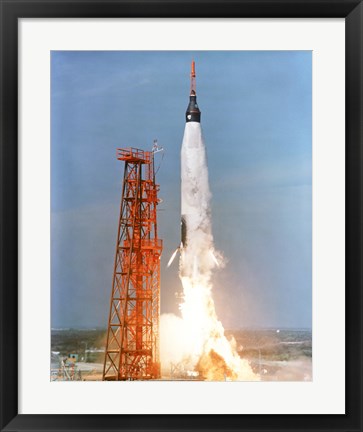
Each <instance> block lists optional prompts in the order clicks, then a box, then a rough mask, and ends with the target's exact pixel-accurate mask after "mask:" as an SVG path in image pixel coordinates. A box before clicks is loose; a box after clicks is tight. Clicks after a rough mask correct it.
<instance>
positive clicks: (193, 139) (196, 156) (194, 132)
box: [168, 60, 211, 267]
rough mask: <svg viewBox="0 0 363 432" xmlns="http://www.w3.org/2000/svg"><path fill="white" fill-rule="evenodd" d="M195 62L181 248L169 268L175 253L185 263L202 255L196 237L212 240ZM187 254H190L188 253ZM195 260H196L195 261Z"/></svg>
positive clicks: (188, 115) (184, 171)
mask: <svg viewBox="0 0 363 432" xmlns="http://www.w3.org/2000/svg"><path fill="white" fill-rule="evenodd" d="M195 78H196V73H195V62H194V60H193V61H192V63H191V71H190V94H189V104H188V107H187V110H186V113H185V121H186V124H185V130H184V137H183V142H182V146H181V239H180V246H179V247H178V248H177V249H176V250H175V252H174V253H173V255H172V257H171V258H170V260H169V263H168V267H169V266H170V265H171V263H172V262H173V260H174V258H175V256H176V254H177V253H178V252H180V253H181V256H182V261H183V262H185V261H186V259H187V258H188V257H189V256H191V255H193V256H196V255H198V254H199V252H200V251H199V250H198V247H197V245H196V242H195V241H193V238H195V237H196V236H197V237H198V238H199V240H200V239H201V237H205V236H207V237H209V236H210V235H211V232H210V226H209V225H210V221H209V214H208V207H209V197H210V193H209V186H208V171H207V160H206V152H205V146H204V141H203V137H202V129H201V125H200V116H201V112H200V110H199V107H198V103H197V93H196V81H195ZM187 251H188V253H186V252H187ZM193 259H194V258H193Z"/></svg>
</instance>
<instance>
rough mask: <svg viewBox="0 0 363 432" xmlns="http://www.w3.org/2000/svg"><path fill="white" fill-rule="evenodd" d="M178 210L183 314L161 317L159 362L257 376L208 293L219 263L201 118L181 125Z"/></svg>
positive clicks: (208, 373) (205, 372) (213, 374)
mask: <svg viewBox="0 0 363 432" xmlns="http://www.w3.org/2000/svg"><path fill="white" fill-rule="evenodd" d="M181 185H182V186H181V195H182V197H181V198H182V204H181V213H182V217H183V218H184V221H185V228H186V235H185V239H184V242H185V244H184V245H182V247H181V254H180V268H179V274H180V279H181V282H182V285H183V300H182V303H181V304H180V310H181V315H182V318H178V317H175V316H173V315H172V316H170V315H168V316H162V318H161V360H162V364H163V363H165V364H168V363H170V362H184V363H185V364H187V367H189V368H192V369H194V370H196V371H198V372H199V374H200V376H201V377H202V378H203V379H205V380H210V381H212V380H226V379H230V380H256V379H258V377H257V376H256V375H255V374H254V373H253V371H252V369H251V367H250V365H249V363H248V362H247V360H243V359H241V358H240V357H239V355H238V354H237V350H236V346H235V342H234V341H233V340H230V341H229V340H227V338H226V337H225V335H224V328H223V325H222V323H221V322H220V321H219V320H218V318H217V315H216V311H215V306H214V301H213V298H212V283H211V277H212V272H213V270H214V269H215V268H216V267H219V266H221V265H223V260H222V256H221V254H220V253H218V252H217V251H216V250H215V249H214V243H213V235H212V223H211V212H210V200H211V193H210V189H209V181H208V168H207V159H206V152H205V146H204V142H203V136H202V130H201V125H200V123H197V122H189V123H186V125H185V131H184V138H183V143H182V149H181Z"/></svg>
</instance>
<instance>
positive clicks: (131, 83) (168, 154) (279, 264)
mask: <svg viewBox="0 0 363 432" xmlns="http://www.w3.org/2000/svg"><path fill="white" fill-rule="evenodd" d="M193 58H194V59H195V62H196V73H197V95H198V104H199V107H200V109H201V112H202V117H201V123H202V128H203V133H204V139H205V143H206V147H207V156H208V165H209V178H210V187H211V191H212V216H213V232H214V238H215V246H216V248H217V249H218V250H220V251H222V253H223V254H224V256H225V258H226V261H227V264H226V267H225V268H224V269H222V270H219V271H218V272H217V273H216V274H215V277H214V298H215V301H216V309H217V314H218V316H219V318H220V319H221V321H222V322H223V324H224V326H225V327H226V328H240V327H246V326H257V327H311V290H312V284H311V278H312V266H311V261H312V256H311V248H312V216H311V207H312V148H311V147H312V139H311V135H312V80H311V77H312V57H311V52H310V51H309V52H308V51H196V52H189V51H159V52H157V51H148V52H141V51H138V52H133V51H119V52H116V51H115V52H112V51H107V52H106V51H105V52H103V51H85V52H82V51H53V52H52V54H51V260H52V262H51V270H52V274H51V290H52V293H51V294H52V320H51V324H52V327H89V326H90V327H96V326H97V327H104V326H106V325H107V319H108V316H107V315H108V306H109V300H110V293H111V283H112V270H113V260H114V252H115V243H116V235H117V223H118V213H119V205H120V195H121V181H122V175H123V163H122V162H120V161H117V159H116V148H118V147H131V146H132V147H138V148H142V149H145V150H151V147H152V143H153V139H155V138H156V139H158V142H159V144H160V145H161V146H163V147H164V150H165V151H164V156H163V158H162V159H161V157H160V155H158V156H159V162H160V163H161V164H160V169H159V171H158V173H157V181H158V183H159V184H160V186H161V191H160V197H161V198H162V199H163V203H162V204H161V205H160V206H159V209H160V211H159V212H158V224H159V235H160V237H161V238H163V240H164V252H163V257H162V262H161V312H162V313H164V312H173V313H178V305H177V301H176V297H175V293H176V292H178V291H181V284H180V282H179V279H178V265H177V262H175V263H174V264H173V266H172V267H171V268H169V269H167V268H166V264H167V262H168V259H169V257H170V255H171V254H172V252H173V251H174V250H175V248H176V247H177V246H178V244H179V242H180V146H181V142H182V138H183V132H184V121H185V120H184V118H185V110H186V107H187V105H188V99H189V85H190V84H189V73H190V62H191V60H192V59H193ZM156 165H157V166H158V161H157V162H156Z"/></svg>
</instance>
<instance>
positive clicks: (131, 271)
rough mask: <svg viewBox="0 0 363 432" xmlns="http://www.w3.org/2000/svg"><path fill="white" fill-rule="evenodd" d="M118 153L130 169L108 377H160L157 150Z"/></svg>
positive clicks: (110, 328) (117, 265) (121, 223)
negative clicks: (155, 155) (155, 158)
mask: <svg viewBox="0 0 363 432" xmlns="http://www.w3.org/2000/svg"><path fill="white" fill-rule="evenodd" d="M117 159H118V160H122V161H125V171H124V179H123V187H122V198H121V209H120V219H119V225H118V235H117V244H116V254H115V264H114V271H113V284H112V293H111V303H110V313H109V320H108V332H107V343H106V353H105V361H104V367H103V379H104V380H146V379H157V378H160V360H159V316H160V302H159V298H160V255H161V252H162V240H160V239H159V238H158V233H157V214H156V213H157V212H156V206H157V204H158V197H157V195H158V191H159V185H157V184H155V172H154V154H153V152H148V151H143V150H138V149H134V148H128V149H118V150H117Z"/></svg>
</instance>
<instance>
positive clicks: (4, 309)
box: [0, 0, 363, 432]
mask: <svg viewBox="0 0 363 432" xmlns="http://www.w3.org/2000/svg"><path fill="white" fill-rule="evenodd" d="M0 6H1V9H0V13H1V17H0V18H1V24H0V26H1V117H0V118H1V120H0V121H1V123H0V131H1V147H0V148H1V156H0V160H1V249H0V251H1V260H0V265H1V271H0V274H1V345H0V352H1V386H0V387H1V388H0V391H1V393H0V409H1V412H0V414H1V416H0V429H1V430H2V431H30V430H32V431H37V430H39V431H43V430H48V431H53V430H54V431H55V430H57V431H63V430H64V431H71V430H72V431H78V430H79V431H80V430H83V431H84V430H89V431H98V430H103V431H111V430H112V431H135V430H138V431H144V430H145V431H151V430H161V431H166V430H170V431H182V430H183V431H184V430H188V431H194V430H195V431H197V430H198V431H199V430H220V431H222V430H226V431H228V430H235V431H237V430H238V431H245V432H248V431H311V432H313V431H323V430H324V431H328V430H329V431H350V432H353V431H362V204H363V202H362V164H363V158H362V134H363V110H362V99H363V80H362V70H363V31H362V30H363V5H362V2H361V1H358V0H253V1H251V0H227V1H223V0H214V1H203V0H194V1H188V0H176V1H168V0H150V1H147V0H141V1H139V0H126V1H123V0H106V1H102V0H73V1H71V2H70V1H67V0H38V1H35V0H20V1H19V0H0ZM107 17H110V18H116V17H122V18H131V17H144V18H153V17H154V18H167V17H168V18H170V17H178V18H188V17H196V18H203V17H207V18H222V17H223V18H235V17H244V18H253V17H259V18H344V19H345V25H346V30H345V35H346V41H345V43H346V65H345V71H346V212H345V214H346V232H345V234H346V393H345V397H346V414H345V415H122V416H119V415H22V414H18V384H19V382H18V292H17V290H18V218H17V215H18V144H17V140H18V77H17V72H18V19H19V18H107ZM333 91H334V89H332V92H333ZM332 391H334V380H333V378H332Z"/></svg>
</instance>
